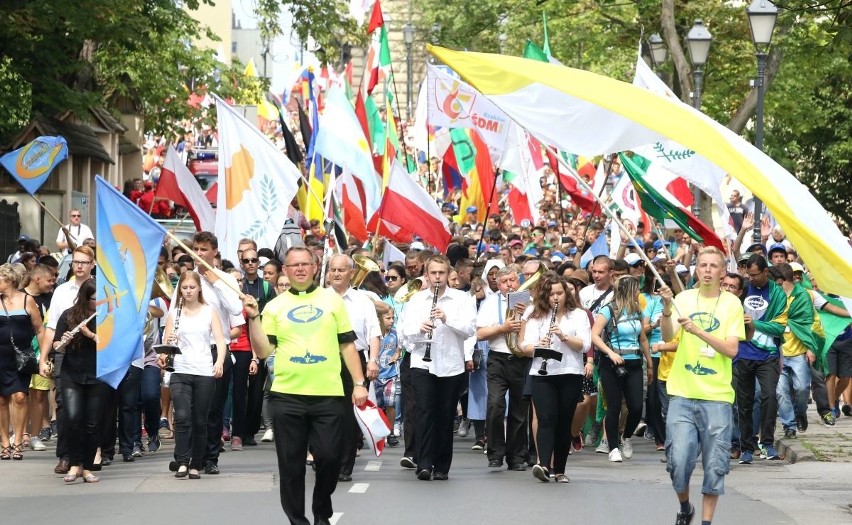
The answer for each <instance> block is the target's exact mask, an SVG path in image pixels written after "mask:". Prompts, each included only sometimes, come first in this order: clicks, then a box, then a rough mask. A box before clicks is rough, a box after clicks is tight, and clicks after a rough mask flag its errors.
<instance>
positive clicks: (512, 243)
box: [509, 239, 524, 246]
mask: <svg viewBox="0 0 852 525" xmlns="http://www.w3.org/2000/svg"><path fill="white" fill-rule="evenodd" d="M523 244H524V243H522V242H521V240H520V239H512V240H511V241H509V246H523Z"/></svg>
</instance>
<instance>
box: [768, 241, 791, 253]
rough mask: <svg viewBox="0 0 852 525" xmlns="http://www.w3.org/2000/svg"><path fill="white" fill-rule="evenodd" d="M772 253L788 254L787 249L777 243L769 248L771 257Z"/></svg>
mask: <svg viewBox="0 0 852 525" xmlns="http://www.w3.org/2000/svg"><path fill="white" fill-rule="evenodd" d="M772 252H784V253H785V254H786V253H787V247H786V246H784V245H783V244H781V243H780V242H776V243H775V244H773V245H772V246H770V247H769V255H772Z"/></svg>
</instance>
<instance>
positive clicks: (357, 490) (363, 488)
mask: <svg viewBox="0 0 852 525" xmlns="http://www.w3.org/2000/svg"><path fill="white" fill-rule="evenodd" d="M369 487H370V484H369V483H353V484H352V488H351V489H349V492H350V493H352V494H364V493H365V492H367V489H368V488H369Z"/></svg>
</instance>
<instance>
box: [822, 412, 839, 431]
mask: <svg viewBox="0 0 852 525" xmlns="http://www.w3.org/2000/svg"><path fill="white" fill-rule="evenodd" d="M821 419H822V424H823V425H825V426H827V427H833V426H834V424H835V422H836V419H835V417H834V414H832V413H831V412H826V413H825V414H823V416H822V418H821Z"/></svg>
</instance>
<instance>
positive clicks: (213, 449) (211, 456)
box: [204, 352, 234, 465]
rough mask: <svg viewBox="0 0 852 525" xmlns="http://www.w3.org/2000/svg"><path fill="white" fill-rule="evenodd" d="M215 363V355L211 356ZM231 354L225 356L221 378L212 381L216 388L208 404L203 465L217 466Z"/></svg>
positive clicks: (230, 367) (228, 384)
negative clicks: (208, 411)
mask: <svg viewBox="0 0 852 525" xmlns="http://www.w3.org/2000/svg"><path fill="white" fill-rule="evenodd" d="M213 361H214V362H215V361H216V355H215V353H214V355H213ZM233 368H234V367H233V366H232V363H231V353H230V352H228V354H227V355H226V356H225V362H224V365H223V367H222V377H220V378H219V379H214V380H213V382H214V384H215V385H216V388H215V389H214V391H213V400H212V401H211V402H210V413H209V414H208V415H207V450H206V451H205V452H204V464H207V463H212V464H214V465H218V464H219V444H220V443H221V441H222V424H223V422H224V420H225V401H226V400H227V399H228V387H229V386H230V384H231V371H232V370H233Z"/></svg>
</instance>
